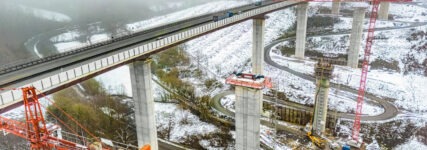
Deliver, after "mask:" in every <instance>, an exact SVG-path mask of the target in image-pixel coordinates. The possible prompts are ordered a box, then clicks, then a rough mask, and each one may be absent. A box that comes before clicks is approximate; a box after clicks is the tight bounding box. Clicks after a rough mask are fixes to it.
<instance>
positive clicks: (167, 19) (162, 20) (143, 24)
mask: <svg viewBox="0 0 427 150" xmlns="http://www.w3.org/2000/svg"><path fill="white" fill-rule="evenodd" d="M245 4H248V2H247V1H234V0H223V1H213V2H209V3H205V4H203V5H199V6H195V7H191V8H188V9H184V10H181V11H178V12H174V13H171V14H167V15H164V16H159V17H154V18H151V19H148V20H144V21H140V22H135V23H130V24H127V25H126V29H127V30H129V31H142V30H147V29H150V28H153V27H156V26H160V25H163V24H167V23H171V22H176V21H179V20H184V19H187V18H191V17H195V16H201V15H203V14H208V13H212V12H217V11H221V10H225V9H228V8H233V7H237V6H241V5H245Z"/></svg>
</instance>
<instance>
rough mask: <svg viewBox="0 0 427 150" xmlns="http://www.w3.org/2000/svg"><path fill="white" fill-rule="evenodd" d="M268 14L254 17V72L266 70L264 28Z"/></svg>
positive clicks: (258, 72)
mask: <svg viewBox="0 0 427 150" xmlns="http://www.w3.org/2000/svg"><path fill="white" fill-rule="evenodd" d="M265 19H266V16H257V17H255V18H254V19H253V31H252V33H253V34H252V60H251V61H252V73H254V74H263V71H264V30H265Z"/></svg>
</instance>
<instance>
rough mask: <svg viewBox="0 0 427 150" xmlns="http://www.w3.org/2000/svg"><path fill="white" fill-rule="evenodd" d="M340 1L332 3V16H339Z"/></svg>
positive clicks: (336, 0) (335, 0)
mask: <svg viewBox="0 0 427 150" xmlns="http://www.w3.org/2000/svg"><path fill="white" fill-rule="evenodd" d="M340 1H341V0H334V2H332V12H331V14H333V15H339V14H340V7H341V2H340Z"/></svg>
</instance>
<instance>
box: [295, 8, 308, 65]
mask: <svg viewBox="0 0 427 150" xmlns="http://www.w3.org/2000/svg"><path fill="white" fill-rule="evenodd" d="M307 8H308V3H304V4H300V5H298V8H297V33H296V45H295V57H296V58H300V59H304V53H305V42H306V33H307Z"/></svg>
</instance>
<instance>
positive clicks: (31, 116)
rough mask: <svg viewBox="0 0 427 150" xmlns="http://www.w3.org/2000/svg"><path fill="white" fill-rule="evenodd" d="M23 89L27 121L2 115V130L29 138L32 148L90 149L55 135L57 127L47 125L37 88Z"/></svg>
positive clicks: (45, 149)
mask: <svg viewBox="0 0 427 150" xmlns="http://www.w3.org/2000/svg"><path fill="white" fill-rule="evenodd" d="M21 90H22V98H23V100H24V107H25V123H24V122H20V121H16V120H12V119H8V118H5V117H1V116H0V130H3V131H5V132H8V133H11V134H14V135H16V136H19V137H21V138H24V139H26V140H28V141H29V142H30V149H31V150H47V149H57V150H68V149H74V150H84V149H88V148H87V147H86V146H83V145H79V144H77V143H74V142H71V141H67V140H64V139H61V138H57V137H55V136H53V135H52V133H53V131H54V130H55V128H53V129H51V128H48V127H47V126H46V121H45V119H44V117H43V113H42V110H41V107H40V103H39V100H38V97H37V94H36V90H35V88H34V87H24V88H21Z"/></svg>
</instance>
